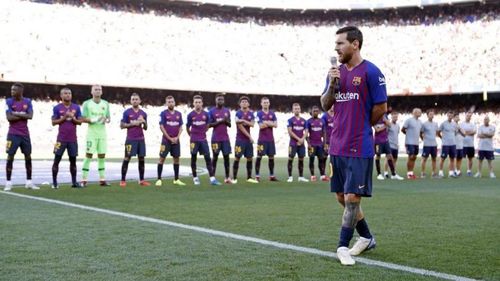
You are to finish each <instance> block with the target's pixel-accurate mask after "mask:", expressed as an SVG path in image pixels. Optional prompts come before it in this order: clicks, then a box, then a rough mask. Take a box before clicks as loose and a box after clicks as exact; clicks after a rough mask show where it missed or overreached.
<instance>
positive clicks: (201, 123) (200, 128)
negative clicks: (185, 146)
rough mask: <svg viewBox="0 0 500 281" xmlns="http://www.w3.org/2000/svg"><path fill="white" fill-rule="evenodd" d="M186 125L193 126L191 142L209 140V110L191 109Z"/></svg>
mask: <svg viewBox="0 0 500 281" xmlns="http://www.w3.org/2000/svg"><path fill="white" fill-rule="evenodd" d="M186 127H187V128H191V142H197V141H205V140H207V130H208V112H206V111H205V110H202V111H200V112H196V111H194V110H193V111H191V112H190V113H189V114H188V116H187V122H186Z"/></svg>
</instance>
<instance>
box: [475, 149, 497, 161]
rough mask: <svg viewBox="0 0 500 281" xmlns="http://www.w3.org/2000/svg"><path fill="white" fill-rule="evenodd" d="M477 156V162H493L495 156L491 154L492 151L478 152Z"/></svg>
mask: <svg viewBox="0 0 500 281" xmlns="http://www.w3.org/2000/svg"><path fill="white" fill-rule="evenodd" d="M477 155H478V157H477V158H478V159H479V160H484V159H486V160H495V154H493V151H489V150H479V152H478V153H477Z"/></svg>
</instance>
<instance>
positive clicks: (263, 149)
mask: <svg viewBox="0 0 500 281" xmlns="http://www.w3.org/2000/svg"><path fill="white" fill-rule="evenodd" d="M275 154H276V146H275V144H274V141H262V142H259V143H257V155H258V156H264V155H267V156H274V155H275Z"/></svg>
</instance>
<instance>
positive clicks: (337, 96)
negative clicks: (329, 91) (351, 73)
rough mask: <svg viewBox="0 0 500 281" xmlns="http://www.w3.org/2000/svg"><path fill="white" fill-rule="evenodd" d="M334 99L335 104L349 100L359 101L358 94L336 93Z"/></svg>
mask: <svg viewBox="0 0 500 281" xmlns="http://www.w3.org/2000/svg"><path fill="white" fill-rule="evenodd" d="M335 99H336V100H337V102H346V101H350V100H359V94H358V93H350V92H347V93H336V94H335Z"/></svg>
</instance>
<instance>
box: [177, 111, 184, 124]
mask: <svg viewBox="0 0 500 281" xmlns="http://www.w3.org/2000/svg"><path fill="white" fill-rule="evenodd" d="M178 116H179V126H182V125H183V124H184V122H183V121H182V114H181V113H180V112H178Z"/></svg>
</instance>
